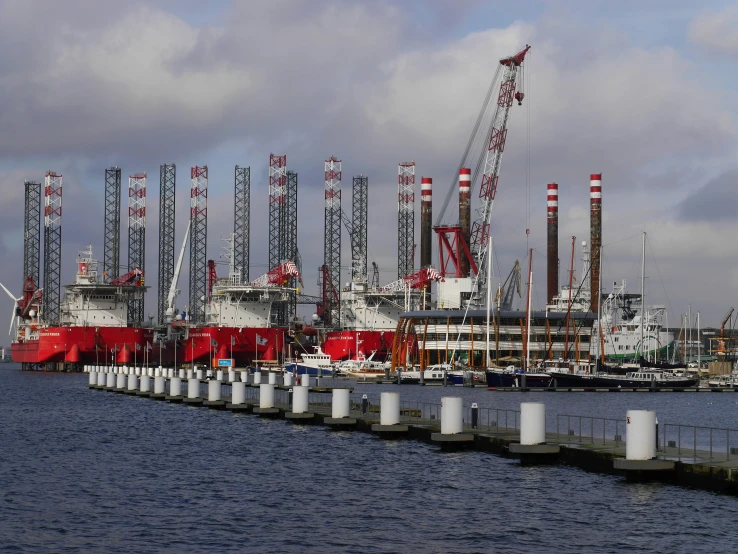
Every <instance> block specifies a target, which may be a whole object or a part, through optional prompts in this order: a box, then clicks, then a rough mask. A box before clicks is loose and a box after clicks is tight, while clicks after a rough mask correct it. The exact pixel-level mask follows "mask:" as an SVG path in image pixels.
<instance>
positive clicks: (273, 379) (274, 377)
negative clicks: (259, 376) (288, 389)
mask: <svg viewBox="0 0 738 554" xmlns="http://www.w3.org/2000/svg"><path fill="white" fill-rule="evenodd" d="M268 379H269V381H268V383H269V384H270V385H276V384H277V374H276V373H274V372H273V371H270V372H269V377H268Z"/></svg>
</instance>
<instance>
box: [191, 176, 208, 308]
mask: <svg viewBox="0 0 738 554" xmlns="http://www.w3.org/2000/svg"><path fill="white" fill-rule="evenodd" d="M190 177H191V186H190V307H189V314H190V323H204V322H205V297H206V294H207V243H208V166H203V167H193V168H192V170H191V172H190Z"/></svg>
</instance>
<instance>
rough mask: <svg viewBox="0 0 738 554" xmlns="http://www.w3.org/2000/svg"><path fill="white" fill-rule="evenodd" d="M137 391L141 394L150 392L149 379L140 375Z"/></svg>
mask: <svg viewBox="0 0 738 554" xmlns="http://www.w3.org/2000/svg"><path fill="white" fill-rule="evenodd" d="M139 390H140V391H141V392H149V391H150V390H151V377H149V376H148V375H141V383H140V385H139Z"/></svg>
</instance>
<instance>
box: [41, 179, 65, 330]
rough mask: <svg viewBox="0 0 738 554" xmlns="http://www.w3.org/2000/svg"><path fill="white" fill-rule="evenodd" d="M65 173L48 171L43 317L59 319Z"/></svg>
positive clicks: (45, 188)
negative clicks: (59, 173) (63, 178)
mask: <svg viewBox="0 0 738 554" xmlns="http://www.w3.org/2000/svg"><path fill="white" fill-rule="evenodd" d="M61 217H62V176H61V175H58V174H56V173H54V172H53V171H47V172H46V177H45V178H44V294H43V314H42V315H43V320H44V322H45V323H51V324H56V323H58V322H59V300H60V296H61Z"/></svg>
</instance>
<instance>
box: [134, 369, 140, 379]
mask: <svg viewBox="0 0 738 554" xmlns="http://www.w3.org/2000/svg"><path fill="white" fill-rule="evenodd" d="M135 372H136V376H137V377H141V368H140V367H137V368H136V369H135Z"/></svg>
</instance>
